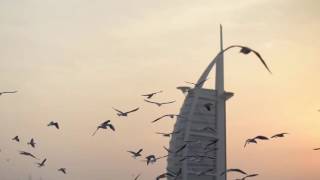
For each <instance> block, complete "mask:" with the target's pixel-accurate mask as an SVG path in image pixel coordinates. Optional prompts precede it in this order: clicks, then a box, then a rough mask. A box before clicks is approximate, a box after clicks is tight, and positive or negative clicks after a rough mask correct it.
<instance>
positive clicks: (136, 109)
mask: <svg viewBox="0 0 320 180" xmlns="http://www.w3.org/2000/svg"><path fill="white" fill-rule="evenodd" d="M138 110H139V108H135V109H133V110H131V111H128V112H125V113H132V112H135V111H138Z"/></svg>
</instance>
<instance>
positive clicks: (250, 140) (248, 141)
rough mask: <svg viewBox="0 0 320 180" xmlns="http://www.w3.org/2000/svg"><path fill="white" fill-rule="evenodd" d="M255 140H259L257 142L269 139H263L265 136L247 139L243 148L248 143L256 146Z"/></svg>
mask: <svg viewBox="0 0 320 180" xmlns="http://www.w3.org/2000/svg"><path fill="white" fill-rule="evenodd" d="M256 139H259V140H269V138H267V137H265V136H256V137H255V138H252V139H251V138H249V139H247V140H246V142H245V144H244V147H246V145H247V144H249V143H255V144H257V143H258V142H257V141H256Z"/></svg>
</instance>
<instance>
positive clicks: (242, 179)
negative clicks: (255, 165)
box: [235, 174, 259, 180]
mask: <svg viewBox="0 0 320 180" xmlns="http://www.w3.org/2000/svg"><path fill="white" fill-rule="evenodd" d="M258 175H259V174H250V175H247V176H245V177H243V178H241V179H235V180H245V179H247V178H249V177H255V176H258Z"/></svg>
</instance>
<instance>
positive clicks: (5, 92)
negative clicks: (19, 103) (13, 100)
mask: <svg viewBox="0 0 320 180" xmlns="http://www.w3.org/2000/svg"><path fill="white" fill-rule="evenodd" d="M16 92H18V91H4V92H1V93H2V94H8V93H16Z"/></svg>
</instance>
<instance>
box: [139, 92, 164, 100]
mask: <svg viewBox="0 0 320 180" xmlns="http://www.w3.org/2000/svg"><path fill="white" fill-rule="evenodd" d="M158 93H162V91H157V92H153V93H149V94H143V95H141V96H146V97H147V99H150V98H152V97H153V96H154V95H156V94H158Z"/></svg>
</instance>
